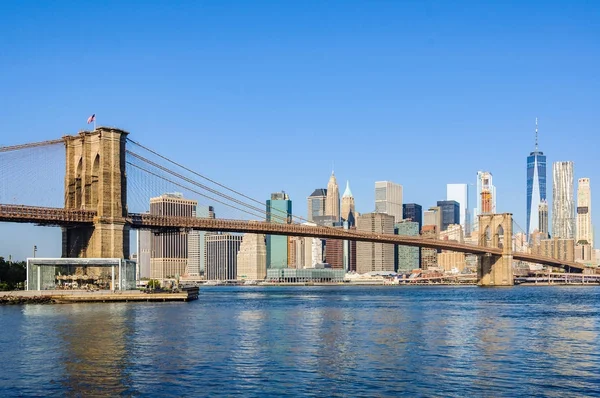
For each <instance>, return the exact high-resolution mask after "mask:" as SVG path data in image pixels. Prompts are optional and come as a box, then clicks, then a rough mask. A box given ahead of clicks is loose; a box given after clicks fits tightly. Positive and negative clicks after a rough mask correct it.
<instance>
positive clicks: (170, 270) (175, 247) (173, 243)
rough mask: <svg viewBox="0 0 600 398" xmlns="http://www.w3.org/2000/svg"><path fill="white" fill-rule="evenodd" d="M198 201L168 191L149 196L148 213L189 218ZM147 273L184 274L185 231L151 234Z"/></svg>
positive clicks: (165, 275) (185, 273)
mask: <svg viewBox="0 0 600 398" xmlns="http://www.w3.org/2000/svg"><path fill="white" fill-rule="evenodd" d="M197 206H198V202H197V201H195V200H190V199H185V198H184V197H183V195H182V194H180V193H168V194H164V195H161V196H158V197H155V198H150V214H152V215H157V216H170V217H192V216H194V215H195V214H196V208H197ZM150 251H151V256H150V276H151V278H156V279H165V278H175V277H176V276H178V275H179V276H182V275H187V274H188V270H187V266H188V233H187V232H181V231H176V232H161V233H158V234H153V235H152V242H151V249H150Z"/></svg>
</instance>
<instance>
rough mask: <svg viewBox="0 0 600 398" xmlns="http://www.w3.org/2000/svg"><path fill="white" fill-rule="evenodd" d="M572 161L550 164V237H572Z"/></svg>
mask: <svg viewBox="0 0 600 398" xmlns="http://www.w3.org/2000/svg"><path fill="white" fill-rule="evenodd" d="M573 191H574V190H573V162H571V161H568V162H554V163H553V164H552V237H554V238H562V239H574V238H575V236H574V232H575V201H574V199H573V194H574V192H573Z"/></svg>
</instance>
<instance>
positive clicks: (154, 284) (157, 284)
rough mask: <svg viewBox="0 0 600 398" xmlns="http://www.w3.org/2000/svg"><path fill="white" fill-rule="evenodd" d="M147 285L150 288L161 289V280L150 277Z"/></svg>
mask: <svg viewBox="0 0 600 398" xmlns="http://www.w3.org/2000/svg"><path fill="white" fill-rule="evenodd" d="M146 287H147V288H148V289H160V282H159V281H158V280H157V279H150V280H149V281H148V283H147V284H146Z"/></svg>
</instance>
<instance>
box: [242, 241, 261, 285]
mask: <svg viewBox="0 0 600 398" xmlns="http://www.w3.org/2000/svg"><path fill="white" fill-rule="evenodd" d="M266 277H267V248H266V246H265V236H264V235H262V234H244V236H243V238H242V243H241V244H240V251H239V252H238V253H237V278H238V279H243V280H263V279H265V278H266Z"/></svg>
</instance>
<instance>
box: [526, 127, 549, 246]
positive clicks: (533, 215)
mask: <svg viewBox="0 0 600 398" xmlns="http://www.w3.org/2000/svg"><path fill="white" fill-rule="evenodd" d="M543 200H546V156H544V152H540V151H539V150H538V127H537V118H536V119H535V151H533V152H531V153H530V154H529V156H527V227H526V228H527V236H528V237H529V236H530V235H531V233H532V232H533V231H535V230H536V229H537V230H539V231H540V232H541V228H540V220H539V213H538V211H537V210H538V207H539V205H540V203H541V202H542V201H543ZM546 232H547V231H546Z"/></svg>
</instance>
